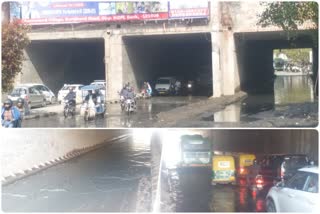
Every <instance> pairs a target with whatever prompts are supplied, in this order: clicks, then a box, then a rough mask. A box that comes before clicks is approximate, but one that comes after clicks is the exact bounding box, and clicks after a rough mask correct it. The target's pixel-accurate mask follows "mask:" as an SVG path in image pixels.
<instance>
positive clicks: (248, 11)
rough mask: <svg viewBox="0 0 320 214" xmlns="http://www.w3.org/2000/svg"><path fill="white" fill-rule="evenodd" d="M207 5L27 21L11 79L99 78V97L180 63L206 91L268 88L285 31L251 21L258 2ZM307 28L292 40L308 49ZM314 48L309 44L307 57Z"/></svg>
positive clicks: (57, 82)
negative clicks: (189, 13) (168, 15)
mask: <svg viewBox="0 0 320 214" xmlns="http://www.w3.org/2000/svg"><path fill="white" fill-rule="evenodd" d="M209 5H210V18H209V19H194V20H193V19H186V20H165V21H144V22H143V21H142V22H136V23H92V24H91V23H90V24H73V25H50V26H41V27H33V29H32V32H30V33H29V37H30V39H31V44H30V45H29V47H28V48H27V49H26V51H25V53H26V60H25V62H24V65H23V73H22V75H20V76H19V77H18V78H17V82H18V83H24V82H42V83H44V84H46V85H47V86H49V88H51V89H52V90H53V91H54V92H57V91H58V90H59V89H60V88H61V86H62V85H63V84H64V83H69V82H71V80H74V79H77V78H78V79H79V78H82V80H87V81H88V80H89V79H90V80H92V79H93V78H94V79H105V80H106V82H107V94H106V96H107V100H113V99H117V98H118V93H117V91H119V90H120V89H121V88H122V86H123V85H124V84H125V83H126V82H130V83H131V84H133V86H134V87H135V88H139V87H140V85H141V83H142V82H143V81H145V80H151V79H155V78H156V77H157V76H164V75H166V76H168V75H171V74H172V75H178V76H179V75H180V76H181V75H182V76H183V75H184V73H183V72H184V70H188V72H189V73H192V72H194V73H197V74H198V76H204V77H203V79H210V80H209V81H210V82H211V84H210V88H209V92H210V93H209V94H210V95H213V96H214V97H220V96H223V95H232V94H234V93H235V92H237V91H239V90H244V91H247V92H268V93H269V92H272V91H273V75H274V74H273V67H272V62H273V53H272V51H273V49H278V48H289V47H290V41H288V39H287V34H286V33H285V32H284V31H282V30H281V29H280V28H277V27H267V28H262V27H261V26H258V25H257V21H258V15H259V14H260V13H261V12H262V11H263V9H264V7H263V6H262V5H260V3H259V2H255V1H246V2H216V1H214V2H210V4H209ZM308 28H309V26H307V25H305V26H301V27H300V30H299V32H298V34H297V41H298V43H297V47H304V48H313V45H312V38H311V36H310V32H309V31H308V30H307V29H308ZM317 54H318V50H316V49H314V51H313V55H314V57H313V58H314V59H317V58H318V57H317V56H318V55H317ZM314 62H316V64H315V66H314V71H315V74H314V75H316V73H317V60H314ZM192 69H193V70H192ZM70 70H73V71H72V72H70ZM169 71H170V72H171V71H172V72H171V73H170V72H169ZM201 73H202V74H201ZM88 83H89V82H88Z"/></svg>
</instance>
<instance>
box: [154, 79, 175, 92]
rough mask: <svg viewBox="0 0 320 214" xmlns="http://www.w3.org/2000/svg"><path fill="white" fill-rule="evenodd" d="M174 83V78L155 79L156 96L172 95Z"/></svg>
mask: <svg viewBox="0 0 320 214" xmlns="http://www.w3.org/2000/svg"><path fill="white" fill-rule="evenodd" d="M175 82H176V79H175V78H174V77H160V78H158V79H157V81H156V84H155V86H154V89H155V91H156V93H157V94H158V95H168V94H173V92H174V84H175Z"/></svg>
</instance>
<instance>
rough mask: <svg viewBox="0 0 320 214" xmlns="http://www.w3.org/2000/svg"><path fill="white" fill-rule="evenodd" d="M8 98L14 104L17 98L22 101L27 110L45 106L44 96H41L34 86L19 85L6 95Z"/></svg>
mask: <svg viewBox="0 0 320 214" xmlns="http://www.w3.org/2000/svg"><path fill="white" fill-rule="evenodd" d="M8 98H9V99H11V100H12V101H13V102H14V103H16V102H17V100H18V99H19V98H22V99H24V100H25V102H26V104H27V105H28V108H29V109H30V108H31V107H40V106H46V105H47V101H46V97H45V95H44V94H42V93H41V92H40V91H39V90H38V89H37V87H36V86H34V85H27V84H26V85H19V86H17V87H15V88H14V89H13V90H12V92H11V93H10V94H9V95H8Z"/></svg>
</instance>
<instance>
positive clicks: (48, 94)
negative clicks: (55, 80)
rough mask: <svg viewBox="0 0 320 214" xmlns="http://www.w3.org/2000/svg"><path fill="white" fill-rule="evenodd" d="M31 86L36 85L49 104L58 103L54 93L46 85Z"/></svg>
mask: <svg viewBox="0 0 320 214" xmlns="http://www.w3.org/2000/svg"><path fill="white" fill-rule="evenodd" d="M30 85H31V86H32V85H34V86H35V87H36V88H37V89H38V90H39V91H40V92H41V93H42V94H43V95H44V96H45V97H46V101H47V104H52V103H54V102H56V100H57V99H56V96H55V95H54V93H53V92H52V91H51V90H50V89H49V88H48V87H47V86H45V85H42V84H30Z"/></svg>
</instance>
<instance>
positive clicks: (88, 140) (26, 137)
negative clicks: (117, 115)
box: [1, 129, 127, 177]
mask: <svg viewBox="0 0 320 214" xmlns="http://www.w3.org/2000/svg"><path fill="white" fill-rule="evenodd" d="M126 132H127V131H126V130H66V129H65V130H63V129H51V130H45V129H39V130H35V129H26V130H6V131H5V132H4V131H1V137H2V139H1V168H2V170H1V177H6V176H10V175H11V174H14V173H18V172H20V171H21V170H22V171H23V170H27V169H30V168H32V167H33V166H38V165H39V164H41V163H45V162H47V161H51V160H54V159H56V158H59V157H63V156H64V155H66V154H67V153H69V152H71V151H73V150H77V149H83V148H88V147H93V146H95V145H97V144H99V143H102V142H103V141H105V140H108V139H112V138H115V137H117V136H120V135H122V134H125V133H126Z"/></svg>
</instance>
